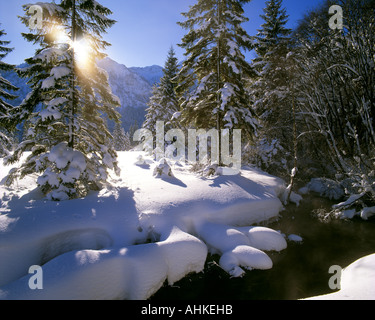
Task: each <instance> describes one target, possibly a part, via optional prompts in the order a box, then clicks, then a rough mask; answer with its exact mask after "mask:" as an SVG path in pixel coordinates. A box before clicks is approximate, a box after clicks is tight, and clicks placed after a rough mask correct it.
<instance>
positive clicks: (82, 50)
mask: <svg viewBox="0 0 375 320" xmlns="http://www.w3.org/2000/svg"><path fill="white" fill-rule="evenodd" d="M71 47H72V48H73V50H74V57H75V60H76V62H77V64H78V66H79V67H87V65H88V63H89V61H90V57H91V51H92V49H91V45H90V43H89V41H88V40H87V39H85V38H83V39H81V40H76V41H73V42H72V44H71Z"/></svg>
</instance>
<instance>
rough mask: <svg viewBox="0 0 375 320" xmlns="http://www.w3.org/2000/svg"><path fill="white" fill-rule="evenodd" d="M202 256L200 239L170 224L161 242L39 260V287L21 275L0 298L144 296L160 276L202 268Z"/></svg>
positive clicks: (203, 249)
mask: <svg viewBox="0 0 375 320" xmlns="http://www.w3.org/2000/svg"><path fill="white" fill-rule="evenodd" d="M206 256H207V248H206V246H205V245H204V244H203V243H202V242H201V241H200V240H198V239H197V238H195V237H193V236H192V235H189V234H186V233H185V232H183V231H181V230H180V229H178V228H176V227H175V228H173V229H172V230H171V232H170V233H169V235H167V236H166V239H165V240H164V241H161V242H156V243H150V244H142V245H137V246H130V247H126V248H120V249H107V250H81V251H72V252H69V253H66V254H63V255H61V256H59V257H57V258H56V259H53V260H51V261H50V262H48V263H47V264H45V265H44V266H43V274H44V275H45V276H44V280H43V283H44V288H43V289H42V290H36V291H32V290H30V289H29V279H30V276H26V277H23V278H21V279H20V280H18V281H15V282H13V283H11V284H10V285H7V286H4V287H3V288H1V290H0V299H11V300H13V299H20V300H25V299H27V300H29V299H32V300H46V299H54V300H72V299H73V300H75V299H79V300H82V299H90V300H94V299H95V300H98V299H101V300H102V299H131V300H141V299H147V298H148V297H150V296H151V295H153V294H154V293H155V292H156V291H157V290H158V289H160V287H161V286H162V285H163V283H164V281H166V280H168V283H169V284H171V285H172V284H173V283H175V282H176V281H178V280H180V279H181V278H183V277H184V276H185V275H186V274H188V273H190V272H200V271H202V270H203V268H204V264H205V261H206Z"/></svg>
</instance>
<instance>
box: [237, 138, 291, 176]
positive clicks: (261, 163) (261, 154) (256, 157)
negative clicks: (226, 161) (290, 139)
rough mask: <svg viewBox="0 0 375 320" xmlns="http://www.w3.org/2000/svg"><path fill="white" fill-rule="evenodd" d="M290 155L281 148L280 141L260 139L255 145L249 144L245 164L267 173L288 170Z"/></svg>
mask: <svg viewBox="0 0 375 320" xmlns="http://www.w3.org/2000/svg"><path fill="white" fill-rule="evenodd" d="M287 158H288V153H287V152H286V151H285V149H284V148H283V147H282V146H281V144H280V141H279V140H277V139H273V140H272V141H269V140H268V139H266V138H262V139H259V140H258V141H257V142H256V144H255V145H253V144H248V145H246V146H245V148H244V151H243V160H244V162H248V163H251V164H253V165H255V166H257V167H259V168H262V169H263V170H266V171H270V170H271V171H272V170H276V171H279V170H280V169H282V170H283V171H286V170H287Z"/></svg>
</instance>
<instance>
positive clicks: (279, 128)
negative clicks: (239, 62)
mask: <svg viewBox="0 0 375 320" xmlns="http://www.w3.org/2000/svg"><path fill="white" fill-rule="evenodd" d="M261 17H262V18H263V20H264V23H263V24H262V25H261V29H260V30H258V34H257V35H256V36H255V37H254V46H255V51H256V54H257V57H256V58H255V59H254V60H253V63H252V65H253V67H254V69H255V70H256V71H257V77H256V78H255V79H254V80H253V81H252V83H251V86H250V90H249V91H250V93H251V96H252V100H253V101H254V108H255V110H256V112H257V114H258V115H259V117H260V123H261V125H262V130H260V132H259V141H258V151H257V153H258V156H259V158H263V156H264V154H263V153H264V146H266V147H267V152H269V151H271V153H270V155H273V156H271V158H269V156H267V159H268V160H270V161H269V163H262V164H263V165H265V166H266V169H268V170H270V169H271V170H272V169H280V168H277V167H282V169H287V168H286V167H285V164H286V162H285V161H286V159H285V158H286V156H287V153H288V151H289V154H291V152H292V149H291V147H292V146H293V140H292V139H293V134H292V133H293V122H292V121H290V120H291V119H293V110H292V105H293V101H292V91H293V90H292V88H291V85H292V83H293V80H292V79H291V78H292V72H291V63H290V61H291V59H289V61H288V53H289V45H290V35H291V30H290V29H288V28H287V27H286V24H287V22H288V15H287V13H286V10H285V8H282V0H269V1H266V7H265V8H264V14H263V15H261ZM276 145H277V146H279V148H278V149H273V150H269V149H270V148H271V146H276ZM281 154H282V159H280V155H281ZM275 156H276V157H275ZM277 157H278V159H276V158H277ZM269 165H272V166H273V167H274V168H270V167H269Z"/></svg>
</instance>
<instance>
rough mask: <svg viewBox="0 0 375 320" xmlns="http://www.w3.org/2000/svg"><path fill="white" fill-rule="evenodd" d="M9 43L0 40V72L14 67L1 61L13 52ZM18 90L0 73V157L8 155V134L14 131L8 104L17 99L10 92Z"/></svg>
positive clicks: (0, 35)
mask: <svg viewBox="0 0 375 320" xmlns="http://www.w3.org/2000/svg"><path fill="white" fill-rule="evenodd" d="M4 35H6V33H5V32H4V30H0V38H1V37H3V36H4ZM9 44H10V41H4V40H0V72H2V71H11V70H14V68H15V66H14V65H10V64H7V63H5V62H3V61H2V60H3V59H4V58H5V57H6V56H7V55H8V54H9V53H10V52H12V51H13V49H12V48H8V47H7V46H8V45H9ZM17 90H18V88H17V87H15V86H14V85H12V84H11V83H10V82H9V81H8V80H6V79H4V78H3V77H2V76H1V73H0V156H4V155H8V153H9V149H10V147H11V145H12V139H11V137H10V136H11V134H10V132H11V131H13V130H15V122H14V120H12V117H11V115H12V112H13V109H14V108H13V106H12V105H11V104H10V103H9V102H8V101H9V100H14V99H16V98H17V96H15V95H14V94H12V93H10V92H11V91H17Z"/></svg>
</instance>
